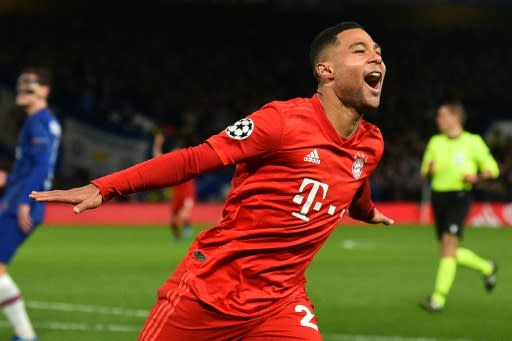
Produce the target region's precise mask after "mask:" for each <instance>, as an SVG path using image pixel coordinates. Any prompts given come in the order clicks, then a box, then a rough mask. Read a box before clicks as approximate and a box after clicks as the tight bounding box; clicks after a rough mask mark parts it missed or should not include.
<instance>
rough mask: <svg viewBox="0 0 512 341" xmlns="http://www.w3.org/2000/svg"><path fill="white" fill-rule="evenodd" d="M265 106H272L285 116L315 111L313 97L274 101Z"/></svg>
mask: <svg viewBox="0 0 512 341" xmlns="http://www.w3.org/2000/svg"><path fill="white" fill-rule="evenodd" d="M263 108H272V109H274V110H276V111H278V112H280V113H281V114H283V115H285V116H287V115H296V114H299V115H300V114H307V113H311V112H312V111H314V107H313V103H312V99H311V98H302V97H297V98H292V99H289V100H285V101H272V102H270V103H268V104H266V105H265V106H264V107H263Z"/></svg>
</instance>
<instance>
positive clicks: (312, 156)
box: [304, 149, 320, 165]
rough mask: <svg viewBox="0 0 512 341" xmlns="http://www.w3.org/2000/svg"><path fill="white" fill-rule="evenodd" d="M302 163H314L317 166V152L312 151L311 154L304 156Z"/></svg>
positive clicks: (318, 161)
mask: <svg viewBox="0 0 512 341" xmlns="http://www.w3.org/2000/svg"><path fill="white" fill-rule="evenodd" d="M304 161H306V162H312V163H316V164H317V165H319V164H320V156H319V155H318V152H317V151H316V149H313V151H312V152H311V153H309V154H308V155H306V156H304Z"/></svg>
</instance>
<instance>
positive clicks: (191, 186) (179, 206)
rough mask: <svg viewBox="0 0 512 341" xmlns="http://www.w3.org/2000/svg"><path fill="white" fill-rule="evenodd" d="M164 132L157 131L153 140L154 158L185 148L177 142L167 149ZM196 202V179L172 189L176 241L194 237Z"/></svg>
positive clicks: (172, 214)
mask: <svg viewBox="0 0 512 341" xmlns="http://www.w3.org/2000/svg"><path fill="white" fill-rule="evenodd" d="M165 141H166V136H165V134H164V132H162V131H157V132H156V133H155V135H154V140H153V157H157V156H160V155H162V154H163V153H165V152H169V151H174V150H179V149H181V148H183V147H185V145H184V143H182V142H179V141H177V142H176V143H174V146H173V147H171V148H169V147H166V143H165ZM195 201H196V180H195V179H194V178H192V179H190V180H188V181H185V182H183V183H181V184H177V185H176V186H174V187H172V194H171V218H170V222H169V228H170V230H171V233H172V235H173V237H174V239H175V240H176V241H180V240H181V238H182V232H183V235H184V236H185V237H187V238H188V237H190V236H192V223H191V216H192V209H193V208H194V204H195Z"/></svg>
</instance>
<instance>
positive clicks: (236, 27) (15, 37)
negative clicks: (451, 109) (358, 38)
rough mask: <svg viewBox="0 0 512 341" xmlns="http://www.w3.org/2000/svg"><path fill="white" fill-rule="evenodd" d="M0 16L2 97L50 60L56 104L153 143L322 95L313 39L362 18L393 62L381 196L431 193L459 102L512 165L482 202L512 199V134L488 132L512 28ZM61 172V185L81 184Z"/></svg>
mask: <svg viewBox="0 0 512 341" xmlns="http://www.w3.org/2000/svg"><path fill="white" fill-rule="evenodd" d="M382 15H383V16H384V17H385V13H382ZM371 18H374V16H372V17H371ZM0 20H1V22H2V25H1V27H0V50H1V51H2V52H1V53H0V75H1V76H0V87H1V88H2V89H3V90H1V91H3V93H5V94H6V95H5V96H8V94H9V92H10V91H11V92H13V91H14V87H15V81H16V77H17V74H18V72H19V71H20V70H21V68H22V67H23V66H26V65H45V66H48V67H49V68H50V69H51V70H52V71H53V73H54V84H53V89H52V96H51V98H50V103H51V107H52V108H53V110H54V111H55V113H56V114H57V115H58V116H59V117H60V118H64V117H68V116H71V117H75V118H77V119H79V120H83V121H87V122H89V123H92V124H94V125H96V126H98V127H102V128H104V129H108V130H112V131H116V132H119V133H120V134H126V135H129V136H137V137H141V138H147V139H151V137H152V134H153V133H154V130H155V127H160V128H162V127H164V128H165V129H164V130H166V131H172V134H176V135H179V136H181V137H183V139H184V140H186V141H187V142H186V143H187V144H196V143H200V142H202V141H203V140H204V139H206V138H208V137H209V136H210V135H212V134H215V133H217V132H219V131H221V130H222V129H224V128H225V127H226V126H227V125H229V124H230V123H232V122H234V121H236V120H238V119H239V118H241V117H243V116H245V115H248V114H250V113H251V112H253V111H254V110H257V109H258V108H259V107H261V106H262V105H264V104H265V103H267V102H269V101H272V100H286V99H289V98H293V97H310V96H312V95H313V94H314V92H315V86H316V83H315V82H316V81H315V79H314V78H313V75H312V71H311V67H310V65H309V60H308V52H309V44H310V42H311V40H312V39H313V37H314V36H315V35H316V34H317V33H318V32H319V31H320V30H322V29H323V28H325V27H327V26H329V25H332V24H336V23H337V22H340V21H344V20H357V21H358V22H360V23H361V24H362V25H363V26H365V27H366V28H367V30H368V31H369V32H370V34H371V35H372V36H373V38H374V40H376V41H377V42H378V43H379V44H381V45H382V47H383V57H384V62H385V63H386V65H387V70H388V73H387V76H386V79H385V82H384V92H383V97H382V100H381V107H380V108H379V109H378V110H377V111H376V112H374V113H369V114H368V115H367V117H366V118H367V119H368V120H369V121H371V122H374V123H376V124H377V125H378V126H379V127H380V128H381V130H382V132H383V135H384V139H385V143H386V148H385V154H384V156H383V159H382V162H381V165H380V166H379V168H378V170H377V172H376V173H375V175H374V176H373V178H372V181H373V191H374V193H373V194H374V198H375V199H376V200H419V199H420V197H421V189H422V185H423V182H422V179H421V178H420V175H419V166H420V161H421V156H422V153H423V151H424V148H425V146H426V142H427V141H428V139H429V137H430V136H431V135H432V134H434V133H436V126H435V113H436V109H437V106H438V105H439V104H440V103H441V102H442V101H444V100H449V99H458V100H461V101H463V103H464V104H465V106H466V108H467V110H468V113H469V120H468V122H467V129H468V130H469V131H472V132H476V133H480V134H482V135H483V136H484V137H485V138H486V141H487V143H488V144H489V145H490V147H491V149H492V152H493V154H494V155H495V157H496V158H497V159H498V160H499V163H500V168H501V172H502V176H501V177H500V179H498V180H495V181H491V182H488V183H484V184H482V185H481V186H479V187H478V188H477V191H476V195H477V197H478V198H480V199H489V200H502V201H505V200H512V138H511V137H510V136H509V137H506V136H503V135H501V134H500V133H497V132H496V133H492V131H491V130H490V128H491V127H492V124H493V123H494V122H496V121H499V120H512V109H511V108H512V107H511V104H512V103H511V102H512V96H510V89H511V86H510V79H509V75H510V70H509V69H508V66H507V65H510V61H511V60H512V45H511V44H510V35H511V33H512V30H511V29H510V28H509V27H502V26H492V25H490V26H488V27H473V26H457V25H453V26H450V27H437V26H435V25H424V26H409V25H407V24H402V25H399V24H395V25H391V24H390V23H388V22H387V21H386V20H385V19H381V20H380V21H379V22H375V21H374V20H370V19H368V20H365V18H364V17H361V18H359V17H352V16H350V13H345V12H343V11H341V10H340V11H338V12H336V13H331V12H314V11H277V10H274V11H272V10H262V9H259V8H249V9H247V8H238V9H233V8H229V9H226V8H218V7H212V8H193V7H187V8H173V7H168V8H165V10H162V11H154V12H151V13H150V14H149V15H145V14H142V13H135V12H132V13H128V14H126V15H124V14H123V15H122V14H120V13H115V12H113V13H99V12H94V11H91V12H86V13H82V14H81V15H77V14H76V13H73V14H70V13H68V14H59V15H52V14H48V13H45V14H26V13H25V14H3V15H1V19H0ZM8 117H10V116H8ZM4 124H5V123H4ZM58 177H59V174H57V179H56V180H57V181H60V183H59V184H60V185H62V186H66V185H67V184H66V181H68V182H69V181H70V180H69V179H60V180H59V178H58Z"/></svg>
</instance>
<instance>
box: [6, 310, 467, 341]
mask: <svg viewBox="0 0 512 341" xmlns="http://www.w3.org/2000/svg"><path fill="white" fill-rule="evenodd" d="M26 305H27V306H28V307H29V308H31V309H39V310H56V311H67V312H81V313H93V314H102V315H116V316H131V317H142V318H146V317H147V315H148V314H149V311H147V310H143V309H126V308H120V307H105V306H95V305H86V304H73V303H62V302H42V301H28V302H27V303H26ZM10 327H11V326H10V324H9V323H7V322H6V321H0V328H10ZM34 328H36V329H52V330H67V331H70V330H78V331H96V332H105V331H106V332H118V333H127V332H138V331H139V330H140V328H142V325H140V326H135V325H125V324H104V323H95V324H89V323H85V322H60V321H53V322H36V323H34ZM322 335H323V336H324V338H325V341H470V340H467V339H440V338H430V337H405V336H382V335H349V334H337V333H327V334H322Z"/></svg>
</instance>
